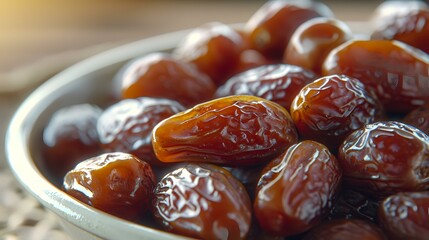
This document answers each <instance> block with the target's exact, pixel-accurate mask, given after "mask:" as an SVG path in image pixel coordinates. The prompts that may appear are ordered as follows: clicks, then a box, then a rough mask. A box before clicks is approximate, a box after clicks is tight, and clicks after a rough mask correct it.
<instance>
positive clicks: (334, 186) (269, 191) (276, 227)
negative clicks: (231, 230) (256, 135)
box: [254, 140, 341, 236]
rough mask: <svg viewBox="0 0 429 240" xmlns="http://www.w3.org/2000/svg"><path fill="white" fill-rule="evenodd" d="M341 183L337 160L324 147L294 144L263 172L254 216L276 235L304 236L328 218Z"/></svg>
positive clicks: (318, 144) (260, 223) (306, 142)
mask: <svg viewBox="0 0 429 240" xmlns="http://www.w3.org/2000/svg"><path fill="white" fill-rule="evenodd" d="M340 182H341V169H340V167H339V164H338V161H337V159H336V158H335V156H334V155H333V154H331V153H330V152H329V150H328V149H327V148H326V147H325V146H324V145H322V144H320V143H317V142H314V141H310V140H306V141H303V142H300V143H298V144H295V145H293V146H291V147H290V148H289V149H288V150H287V151H286V152H285V153H284V154H282V155H281V156H279V157H278V158H276V159H275V160H273V161H272V162H271V163H270V164H269V165H268V166H267V167H266V168H265V169H264V170H263V172H262V176H261V178H260V180H259V183H258V186H257V191H256V198H255V201H254V213H255V217H256V219H257V221H258V223H259V225H260V226H261V228H262V229H263V230H265V231H267V232H268V233H271V234H273V235H279V236H293V235H296V234H300V233H303V232H305V231H307V230H309V229H311V228H312V227H314V226H316V225H317V224H318V223H320V222H321V221H322V219H323V218H324V217H326V216H327V214H328V212H329V209H330V208H331V207H332V206H333V204H334V202H335V198H336V196H337V194H338V191H339V187H340Z"/></svg>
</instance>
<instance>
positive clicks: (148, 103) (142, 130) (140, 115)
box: [97, 97, 185, 164]
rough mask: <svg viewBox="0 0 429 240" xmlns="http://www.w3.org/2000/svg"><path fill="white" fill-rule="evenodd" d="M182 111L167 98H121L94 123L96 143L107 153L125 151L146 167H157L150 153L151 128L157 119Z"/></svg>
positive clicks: (151, 152)
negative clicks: (141, 161) (137, 158)
mask: <svg viewBox="0 0 429 240" xmlns="http://www.w3.org/2000/svg"><path fill="white" fill-rule="evenodd" d="M184 110H185V108H184V107H183V106H182V105H181V104H180V103H178V102H176V101H173V100H169V99H161V98H149V97H140V98H135V99H124V100H122V101H119V102H117V103H115V104H113V105H111V106H110V107H109V108H107V109H106V110H104V112H103V113H102V114H101V116H100V118H99V120H98V123H97V132H98V136H99V139H100V143H101V145H102V147H103V148H104V149H106V150H107V151H109V152H111V151H114V152H117V151H119V152H127V153H130V154H133V155H135V156H137V157H139V158H140V159H142V160H145V161H147V162H148V163H150V164H159V160H158V159H157V158H156V156H155V154H154V153H153V148H152V142H151V137H152V129H153V127H154V126H155V125H156V124H158V122H160V121H161V120H163V119H165V118H167V117H170V116H171V115H173V114H176V113H178V112H181V111H184Z"/></svg>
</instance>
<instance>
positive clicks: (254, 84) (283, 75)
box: [215, 63, 316, 110]
mask: <svg viewBox="0 0 429 240" xmlns="http://www.w3.org/2000/svg"><path fill="white" fill-rule="evenodd" d="M314 79H316V75H315V74H314V73H313V72H311V71H309V70H306V69H304V68H301V67H298V66H294V65H289V64H281V63H280V64H270V65H264V66H260V67H256V68H252V69H249V70H247V71H245V72H243V73H241V74H238V75H235V76H234V77H232V78H230V79H229V80H228V81H227V82H226V83H225V84H224V85H222V86H220V87H219V88H218V89H217V91H216V93H215V97H216V98H218V97H225V96H230V95H252V96H257V97H261V98H265V99H267V100H270V101H273V102H276V103H278V104H280V105H281V106H282V107H284V108H286V109H287V110H289V108H290V105H291V103H292V100H293V99H294V98H295V96H296V95H297V94H298V93H299V91H300V90H301V89H302V88H303V87H304V86H305V85H307V84H308V83H310V82H311V81H313V80H314Z"/></svg>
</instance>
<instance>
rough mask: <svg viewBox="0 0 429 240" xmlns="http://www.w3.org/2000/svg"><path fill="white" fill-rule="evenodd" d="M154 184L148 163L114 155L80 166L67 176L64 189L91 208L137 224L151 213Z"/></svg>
mask: <svg viewBox="0 0 429 240" xmlns="http://www.w3.org/2000/svg"><path fill="white" fill-rule="evenodd" d="M155 184H156V180H155V176H154V174H153V171H152V168H151V167H150V165H149V164H147V163H146V162H144V161H141V160H140V159H138V158H137V157H135V156H133V155H131V154H127V153H120V152H116V153H106V154H102V155H99V156H97V157H93V158H90V159H87V160H85V161H83V162H81V163H79V164H78V165H77V166H76V167H75V168H74V169H73V170H71V171H69V172H68V173H67V174H66V176H65V178H64V184H63V188H64V190H65V191H66V192H67V193H68V194H70V195H71V196H73V197H75V198H77V199H78V200H80V201H82V202H84V203H86V204H88V205H90V206H93V207H94V208H97V209H99V210H102V211H104V212H107V213H110V214H112V215H115V216H118V217H122V218H125V219H129V220H134V221H136V220H139V219H142V218H144V216H145V213H146V212H147V211H149V210H150V208H151V200H152V196H153V189H154V186H155Z"/></svg>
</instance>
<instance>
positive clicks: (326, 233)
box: [303, 219, 387, 240]
mask: <svg viewBox="0 0 429 240" xmlns="http://www.w3.org/2000/svg"><path fill="white" fill-rule="evenodd" d="M344 239H365V240H387V238H386V236H385V235H384V233H383V232H382V230H381V229H380V228H379V227H378V226H377V225H375V224H373V223H370V222H366V221H363V220H356V219H338V220H332V221H328V222H324V223H322V224H321V225H319V226H317V227H316V228H315V229H312V230H311V231H310V232H309V233H308V234H306V235H305V236H304V238H303V240H344Z"/></svg>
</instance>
